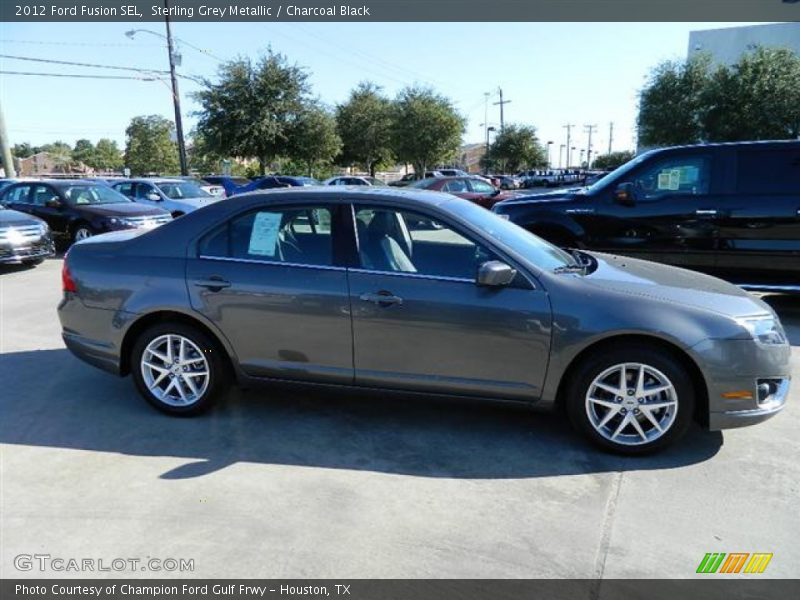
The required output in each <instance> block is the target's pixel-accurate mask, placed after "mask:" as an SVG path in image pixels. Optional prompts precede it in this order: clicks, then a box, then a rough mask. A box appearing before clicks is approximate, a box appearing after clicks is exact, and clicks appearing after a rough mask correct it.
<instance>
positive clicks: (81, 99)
mask: <svg viewBox="0 0 800 600" xmlns="http://www.w3.org/2000/svg"><path fill="white" fill-rule="evenodd" d="M741 25H745V24H744V23H619V24H616V23H287V22H277V23H276V22H269V23H266V22H265V23H173V24H172V28H173V36H175V37H176V38H177V39H178V40H179V42H178V45H179V49H180V52H181V54H182V56H183V60H182V64H181V66H180V67H179V69H178V72H179V73H182V74H185V75H190V76H204V77H209V78H212V79H213V77H214V76H215V74H216V70H217V68H218V66H219V65H220V63H221V61H224V60H228V59H231V58H235V57H237V56H248V57H257V56H258V55H259V53H263V52H265V51H266V49H267V48H268V47H270V46H271V47H272V49H273V50H275V51H278V52H281V53H283V54H285V55H286V56H287V58H288V59H289V60H290V61H291V62H294V63H297V64H298V65H300V66H303V67H305V68H306V69H307V71H308V73H309V75H310V77H309V81H310V83H311V85H312V88H313V93H314V94H315V95H316V96H318V97H319V98H320V99H321V100H322V101H323V102H325V103H326V104H328V105H330V106H334V105H335V104H337V103H341V102H343V101H345V100H346V99H347V97H348V95H349V93H350V91H351V90H352V89H353V88H354V87H355V86H356V85H357V84H358V83H359V82H361V81H365V80H369V81H372V82H374V83H377V84H378V85H380V86H382V88H383V90H384V92H385V93H386V94H387V95H389V96H394V95H395V94H396V93H397V92H398V91H399V90H400V89H402V88H403V87H405V86H407V85H411V84H422V85H427V86H430V87H432V88H434V89H435V90H436V91H437V92H438V93H441V94H443V95H445V96H447V97H448V98H450V100H451V101H452V102H453V103H454V104H455V106H456V107H457V108H458V110H459V111H460V112H461V114H462V115H464V116H465V117H466V118H467V120H468V125H467V130H466V133H465V135H464V141H465V142H482V141H484V140H485V129H484V125H483V124H484V123H485V122H487V121H488V124H489V125H490V126H495V127H499V122H500V114H499V107H498V106H495V105H493V103H494V102H497V101H498V99H499V98H498V88H502V90H503V96H504V98H505V99H506V100H510V101H511V102H510V103H508V104H506V105H505V123H506V124H511V123H518V124H526V125H533V126H535V127H536V128H537V131H538V133H539V137H540V139H541V140H542V141H543V142H546V141H553V142H554V143H553V146H552V152H553V155H552V161H553V164H557V163H558V154H559V146H561V145H562V144H566V133H567V132H566V129H565V128H564V127H563V126H564V125H565V124H567V123H571V124H574V125H575V127H574V128H573V130H572V138H571V141H570V145H571V146H575V147H577V148H586V145H587V141H588V140H587V134H586V133H585V131H584V126H585V125H597V130H596V131H595V133H594V135H593V140H592V141H593V146H594V150H593V152H595V153H597V152H601V153H604V152H606V151H607V150H608V142H609V123H611V122H613V123H614V135H613V138H614V139H613V150H628V149H633V148H635V127H634V125H635V119H636V104H637V94H638V91H639V90H640V89H641V88H642V86H643V85H644V83H645V80H646V76H647V74H648V72H649V71H650V69H651V68H652V67H654V66H655V65H657V64H658V63H659V62H661V61H663V60H669V59H677V60H682V59H684V58H685V57H686V52H687V47H688V41H689V32H690V31H694V30H700V29H716V28H720V27H731V26H741ZM135 26H138V25H137V24H133V23H15V24H11V23H4V24H3V28H2V31H0V54H4V55H13V56H24V57H34V58H42V59H50V60H61V61H72V62H85V63H95V64H103V65H116V66H120V65H121V66H128V67H134V68H141V69H167V68H168V59H167V52H166V49H165V46H164V42H163V40H162V39H160V38H159V37H157V36H155V35H152V34H149V33H147V32H143V31H140V32H139V33H137V34H136V35H135V36H134V37H133V39H130V38H128V37H127V36H126V35H125V32H126V31H128V30H130V29H132V28H133V27H135ZM144 28H145V29H150V30H152V31H155V32H157V33H162V34H163V33H164V27H163V25H162V24H160V23H146V24H144ZM181 41H182V42H183V43H181ZM192 46H195V47H197V48H199V49H200V50H196V49H194V48H192ZM0 70H2V71H27V72H44V73H59V74H95V75H96V74H101V75H132V76H134V77H138V73H136V72H122V71H114V70H106V69H89V68H83V67H74V66H66V65H57V64H46V63H36V62H29V61H20V60H13V59H7V58H0ZM197 89H199V88H198V85H197V84H196V83H194V82H192V81H188V80H185V79H182V80H180V95H181V101H182V114H183V116H184V128H185V129H186V130H187V131H189V130H190V129H191V128H192V126H193V124H194V122H195V118H194V116H193V115H192V113H193V112H194V111H196V110H197V108H198V107H197V105H196V104H195V103H194V102H193V100H192V98H191V92H193V91H196V90H197ZM487 93H488V94H489V96H488V111H487V110H486V102H487V96H486V94H487ZM0 102H1V103H2V109H3V111H4V112H5V119H6V126H7V129H8V134H9V137H10V140H11V143H12V144H15V143H21V142H29V143H31V144H33V145H41V144H44V143H48V142H52V141H55V140H63V141H65V142H68V143H70V144H73V143H74V142H75V140H77V139H80V138H88V139H90V140H92V141H96V140H97V139H99V138H101V137H109V138H111V139H114V140H116V141H117V142H118V143H119V144H120V147H124V142H125V128H126V126H127V125H128V122H129V121H130V119H131V118H132V117H134V116H137V115H146V114H160V115H163V116H165V117H168V118H170V119H172V118H173V108H172V99H171V93H170V90H169V87H168V85H167V83H165V82H160V81H151V82H146V81H141V80H114V79H108V80H100V79H79V78H70V77H58V78H56V77H34V76H21V75H8V74H0Z"/></svg>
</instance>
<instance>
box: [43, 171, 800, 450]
mask: <svg viewBox="0 0 800 600" xmlns="http://www.w3.org/2000/svg"><path fill="white" fill-rule="evenodd" d="M425 221H427V222H429V223H436V226H424V225H420V224H421V223H424V222H425ZM156 257H157V260H156ZM143 265H146V268H143ZM62 282H63V288H64V295H63V299H62V301H61V303H60V304H59V307H58V314H59V318H60V320H61V325H62V328H63V334H62V335H63V338H64V341H65V343H66V345H67V347H68V348H69V349H70V350H71V351H72V352H73V353H74V354H75V355H76V356H78V357H79V358H81V359H83V360H84V361H86V362H88V363H90V364H93V365H95V366H97V367H100V368H101V369H105V370H107V371H110V372H111V373H115V374H118V375H127V374H131V375H132V376H133V379H134V382H135V384H136V387H137V388H138V390H139V392H140V393H141V394H142V395H143V397H144V398H145V399H146V400H147V401H148V402H150V403H151V404H153V405H154V406H155V407H157V408H159V409H161V410H163V411H165V412H167V413H171V414H178V415H186V414H192V413H197V412H200V411H202V410H203V409H206V408H208V407H209V406H210V405H211V404H212V403H213V402H214V401H215V400H217V399H218V398H219V397H220V396H221V395H222V394H223V393H224V391H225V389H226V387H227V386H228V384H229V383H230V381H231V379H230V377H233V378H234V379H235V380H236V381H238V382H240V383H242V384H244V385H250V384H257V383H259V382H261V383H263V382H269V381H272V380H280V381H287V380H290V381H294V382H298V383H305V384H327V385H333V386H344V387H357V388H366V389H368V390H389V391H395V392H405V393H408V392H422V393H436V394H440V395H441V394H452V395H456V396H461V397H463V396H471V397H474V398H486V399H499V400H504V401H512V402H513V401H516V402H519V403H521V404H523V405H528V406H532V407H537V408H541V409H553V408H556V407H559V406H563V407H564V408H565V409H566V412H567V414H568V415H569V417H570V419H571V420H572V422H573V423H574V425H575V426H576V427H577V429H578V430H579V431H581V432H582V433H584V434H585V435H586V436H587V437H588V438H589V439H590V440H592V441H593V442H595V443H597V444H599V445H600V446H602V447H604V448H606V449H609V450H613V451H616V452H620V453H625V454H639V453H644V452H649V451H654V450H657V449H659V448H663V447H664V446H666V445H668V444H670V443H672V442H674V441H675V440H677V439H678V438H679V437H680V436H681V435H682V434H683V433H684V432H685V431H686V429H687V427H688V426H689V424H690V423H691V422H692V421H693V420H695V419H697V420H698V421H699V422H701V423H702V424H704V425H706V426H707V427H709V428H710V429H712V430H716V429H722V428H727V427H738V426H742V425H749V424H753V423H758V422H759V421H763V420H765V419H767V418H769V417H771V416H773V415H775V414H777V413H778V412H779V411H780V410H781V409H782V408H783V407H784V404H785V402H786V398H787V394H788V389H789V379H790V373H791V367H790V346H789V344H788V342H787V339H786V335H785V333H784V330H783V328H782V327H781V324H780V321H779V320H778V317H777V316H776V315H775V313H774V311H773V310H772V309H771V308H770V307H769V306H768V305H767V304H765V303H764V302H762V301H761V300H759V299H757V298H755V297H753V296H751V295H750V294H748V293H746V292H744V291H743V290H741V289H739V288H737V287H735V286H732V285H730V284H728V283H725V282H724V281H721V280H718V279H715V278H712V277H709V276H706V275H701V274H698V273H693V272H691V271H686V270H683V269H677V268H674V267H667V266H663V265H659V264H656V263H651V262H646V261H641V260H635V259H630V258H619V257H616V256H611V255H606V254H598V253H593V252H584V251H578V252H575V253H574V254H570V253H567V252H565V251H563V250H560V249H559V248H557V247H555V246H552V245H550V244H549V243H548V242H546V241H544V240H542V239H541V238H538V237H536V236H533V235H530V234H529V233H527V232H526V231H525V230H523V229H522V228H520V227H518V226H516V225H514V224H513V223H511V222H509V221H507V220H504V219H500V218H498V217H497V216H496V215H494V214H492V213H491V212H490V211H487V210H484V209H482V208H480V207H478V206H477V205H475V204H473V203H471V202H467V201H464V200H462V199H460V198H453V197H451V196H448V195H445V194H434V193H430V192H425V191H421V190H407V191H401V192H397V191H392V192H387V191H383V192H382V191H376V190H375V189H374V188H370V187H366V186H364V187H361V188H355V187H354V188H348V189H347V190H342V189H334V188H331V187H327V186H326V187H318V188H308V189H305V190H302V191H284V192H281V191H276V192H272V193H269V194H248V195H246V196H237V197H234V198H232V199H229V200H226V201H225V202H219V203H216V204H214V205H212V206H210V207H208V208H206V209H204V210H202V211H197V212H195V213H193V214H190V215H187V216H186V217H184V218H182V219H179V220H177V221H176V222H174V223H171V224H169V225H167V226H165V227H161V228H158V229H155V230H153V231H150V232H147V233H136V232H125V233H113V234H108V235H105V236H99V237H96V238H92V239H89V240H86V241H84V242H81V243H79V244H76V245H75V246H73V248H72V250H71V251H70V253H69V255H68V256H67V258H66V260H65V262H64V268H63V277H62Z"/></svg>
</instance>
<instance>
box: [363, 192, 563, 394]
mask: <svg viewBox="0 0 800 600" xmlns="http://www.w3.org/2000/svg"><path fill="white" fill-rule="evenodd" d="M355 223H356V229H357V238H358V258H359V262H360V266H359V267H358V268H354V269H350V271H349V279H350V294H351V303H352V307H353V309H352V310H353V340H354V351H355V353H354V357H355V358H354V364H355V379H356V383H357V384H360V385H366V386H379V387H388V388H395V389H408V390H418V391H425V392H444V393H458V394H462V395H475V396H488V397H500V398H508V399H517V400H532V399H536V398H537V397H538V396H539V394H540V392H541V388H542V385H543V382H544V377H545V372H546V369H547V361H548V356H549V349H550V328H551V315H550V303H549V300H548V298H547V295H546V294H545V293H544V291H543V290H542V289H536V288H534V286H533V285H531V283H530V282H529V281H528V280H527V279H526V278H525V277H523V276H522V275H521V274H518V277H517V280H516V281H515V282H514V283H513V284H512V285H510V286H507V287H503V288H488V287H480V286H478V285H476V283H475V279H476V274H477V270H478V266H479V265H480V264H481V263H483V262H485V261H488V260H493V259H495V258H497V257H496V256H495V254H494V253H493V252H491V251H490V250H487V249H486V248H485V247H483V246H482V245H481V244H479V243H477V242H476V241H474V240H472V239H471V238H470V237H469V236H467V235H464V234H463V233H461V232H459V231H458V229H457V228H455V227H451V226H450V225H448V224H447V223H445V222H443V221H441V220H436V219H433V218H431V217H430V216H428V215H426V214H423V213H416V212H410V211H400V210H396V209H393V208H391V207H387V206H379V205H374V206H368V205H358V206H356V207H355Z"/></svg>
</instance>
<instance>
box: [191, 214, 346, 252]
mask: <svg viewBox="0 0 800 600" xmlns="http://www.w3.org/2000/svg"><path fill="white" fill-rule="evenodd" d="M200 256H201V257H209V258H238V259H245V260H256V261H264V262H285V263H294V264H300V265H319V266H331V265H333V235H332V231H331V211H330V210H329V209H328V208H324V207H303V208H297V207H291V208H285V209H276V210H258V211H253V212H250V213H247V214H246V215H243V216H240V217H237V218H235V219H232V220H231V221H229V222H228V223H226V224H225V225H223V226H222V227H221V228H219V229H217V230H216V231H214V232H212V233H211V234H209V235H208V236H206V238H205V239H204V240H203V241H202V242H201V244H200Z"/></svg>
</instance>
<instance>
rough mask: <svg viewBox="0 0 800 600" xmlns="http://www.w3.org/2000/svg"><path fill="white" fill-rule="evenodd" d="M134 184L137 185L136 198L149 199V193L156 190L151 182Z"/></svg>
mask: <svg viewBox="0 0 800 600" xmlns="http://www.w3.org/2000/svg"><path fill="white" fill-rule="evenodd" d="M134 185H135V186H136V187H135V189H136V198H140V199H143V200H147V194H149V193H150V192H153V191H155V190H154V189H153V186H152V185H150V184H149V183H137V184H134Z"/></svg>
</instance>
